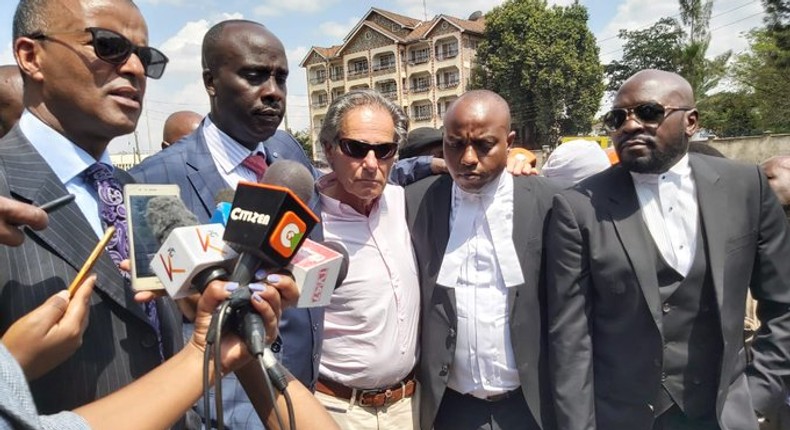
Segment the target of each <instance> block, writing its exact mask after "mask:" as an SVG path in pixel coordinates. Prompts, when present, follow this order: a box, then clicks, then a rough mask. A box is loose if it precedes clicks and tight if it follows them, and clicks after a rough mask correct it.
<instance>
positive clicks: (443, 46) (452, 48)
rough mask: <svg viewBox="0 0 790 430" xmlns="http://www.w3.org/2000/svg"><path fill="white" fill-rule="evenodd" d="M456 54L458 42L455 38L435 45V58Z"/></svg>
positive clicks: (443, 58)
mask: <svg viewBox="0 0 790 430" xmlns="http://www.w3.org/2000/svg"><path fill="white" fill-rule="evenodd" d="M457 56H458V42H456V41H455V40H453V41H448V42H443V43H440V44H438V45H436V59H437V60H447V59H449V58H455V57H457Z"/></svg>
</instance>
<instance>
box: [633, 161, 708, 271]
mask: <svg viewBox="0 0 790 430" xmlns="http://www.w3.org/2000/svg"><path fill="white" fill-rule="evenodd" d="M631 177H632V178H633V179H634V188H635V189H636V195H637V197H638V198H639V205H640V206H641V207H642V218H643V219H644V221H645V224H646V225H647V228H648V230H649V231H650V235H651V236H652V237H653V241H655V243H656V247H657V248H658V250H659V252H660V253H661V256H662V257H663V258H664V261H665V262H666V263H667V264H668V265H669V266H670V267H672V268H673V269H675V270H677V272H678V273H679V274H681V275H682V276H684V277H685V276H686V275H687V274H688V272H689V270H690V269H691V264H692V263H693V261H694V252H695V251H696V249H697V228H698V221H699V207H698V205H697V194H696V187H695V185H694V178H693V176H692V175H691V166H689V158H688V154H686V155H684V156H683V158H681V159H680V161H678V162H677V163H676V164H675V165H674V166H672V168H670V169H669V170H668V171H666V172H664V173H658V174H652V173H634V172H631ZM722 215H723V216H724V214H722Z"/></svg>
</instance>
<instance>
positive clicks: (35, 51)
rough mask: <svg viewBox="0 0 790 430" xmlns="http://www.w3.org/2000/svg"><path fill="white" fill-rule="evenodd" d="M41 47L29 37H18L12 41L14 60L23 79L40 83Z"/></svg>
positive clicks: (41, 77)
mask: <svg viewBox="0 0 790 430" xmlns="http://www.w3.org/2000/svg"><path fill="white" fill-rule="evenodd" d="M40 56H41V47H40V46H39V44H38V43H36V41H35V40H33V39H31V38H29V37H20V38H18V39H16V40H15V41H14V58H16V63H17V64H18V65H19V69H20V70H21V72H22V76H23V77H27V78H28V79H32V80H34V81H38V82H40V81H42V80H43V79H44V76H43V75H42V73H41V58H40Z"/></svg>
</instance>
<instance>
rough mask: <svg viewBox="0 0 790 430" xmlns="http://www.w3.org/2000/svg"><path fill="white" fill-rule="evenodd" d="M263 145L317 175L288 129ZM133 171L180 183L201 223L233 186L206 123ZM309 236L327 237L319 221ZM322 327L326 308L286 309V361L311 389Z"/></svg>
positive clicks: (150, 179) (272, 155)
mask: <svg viewBox="0 0 790 430" xmlns="http://www.w3.org/2000/svg"><path fill="white" fill-rule="evenodd" d="M264 146H265V148H266V157H267V160H266V161H267V162H268V163H269V164H270V165H271V164H272V163H275V162H276V161H277V160H280V159H282V160H293V161H298V162H300V163H301V164H303V165H304V166H305V167H306V168H307V169H308V170H310V171H311V172H313V175H314V176H315V175H316V173H315V169H313V167H312V165H311V164H310V160H308V158H307V156H306V155H305V153H304V151H303V150H302V147H301V146H299V144H298V143H297V142H296V140H294V138H293V137H291V136H290V135H289V134H288V133H285V132H283V131H280V130H278V131H277V132H276V133H275V134H274V136H272V137H271V138H269V140H267V141H266V142H264ZM129 173H131V174H132V175H133V176H134V177H135V179H137V181H139V182H143V183H148V184H177V185H178V186H179V187H180V189H181V199H182V200H183V201H184V204H185V205H186V206H187V207H188V208H189V209H190V210H191V211H192V212H193V213H194V214H195V215H197V217H198V220H199V221H200V222H201V223H207V222H208V220H209V218H211V215H212V214H213V212H214V209H215V207H216V203H215V202H214V196H216V195H217V193H218V192H219V191H221V190H224V189H227V188H229V186H228V184H227V183H225V180H224V179H222V176H221V175H220V173H219V171H218V170H217V167H216V165H215V164H214V160H213V158H212V157H211V153H210V152H209V149H208V146H207V144H206V141H205V138H204V137H203V125H202V124H201V126H200V127H198V128H197V130H195V131H194V132H193V133H192V134H190V135H188V136H186V137H185V138H183V139H181V140H179V141H178V143H176V144H174V145H171V146H170V147H168V148H167V149H165V150H163V151H161V152H158V153H156V154H154V155H152V156H151V157H148V158H146V159H145V160H143V162H142V163H140V164H138V165H137V166H135V167H134V168H132V169H131V170H130V171H129ZM310 207H311V208H312V209H313V211H314V212H316V214H317V215H318V216H319V217H320V216H321V215H320V212H319V211H318V207H319V206H318V198H317V196H314V197H313V199H312V200H311V203H310ZM310 238H311V239H313V240H322V239H323V232H322V230H321V225H320V224H319V225H317V226H316V227H315V228H314V229H313V232H312V233H311V234H310ZM323 326H324V309H323V308H312V309H287V310H286V311H285V312H283V316H282V319H281V321H280V337H281V338H282V341H283V346H282V355H281V361H282V363H283V365H284V366H285V367H287V368H288V370H290V371H291V373H293V375H294V376H295V377H296V378H297V379H299V380H300V381H301V382H302V383H303V384H304V385H305V386H307V387H312V386H313V385H314V384H315V381H316V380H317V379H318V362H319V360H318V357H319V355H320V354H321V341H322V339H323V338H322V333H323Z"/></svg>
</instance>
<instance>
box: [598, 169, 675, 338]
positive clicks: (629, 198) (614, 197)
mask: <svg viewBox="0 0 790 430" xmlns="http://www.w3.org/2000/svg"><path fill="white" fill-rule="evenodd" d="M613 178H614V181H613V183H612V188H611V190H612V192H611V194H610V195H609V203H610V204H609V205H608V210H609V215H610V216H611V218H612V222H613V223H614V227H615V230H616V231H617V237H618V239H619V240H620V243H621V244H622V246H623V249H624V250H625V253H626V255H628V259H629V261H630V263H631V267H632V268H633V270H634V274H635V275H636V279H637V282H639V286H640V288H641V289H642V294H643V295H644V296H645V301H646V302H647V305H648V307H649V308H650V313H651V314H652V315H653V320H654V321H661V315H662V314H661V296H660V295H659V291H658V279H657V277H656V267H655V261H656V254H655V246H652V245H651V241H652V240H653V239H652V237H651V236H650V232H649V231H648V230H647V226H645V222H644V220H643V219H642V210H641V207H640V205H639V199H638V198H637V196H636V190H635V189H634V182H633V180H632V179H631V175H630V174H628V171H627V170H626V169H624V168H622V167H619V168H616V170H615V171H614V172H613ZM646 245H647V246H646ZM659 329H661V327H660V324H659Z"/></svg>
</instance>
